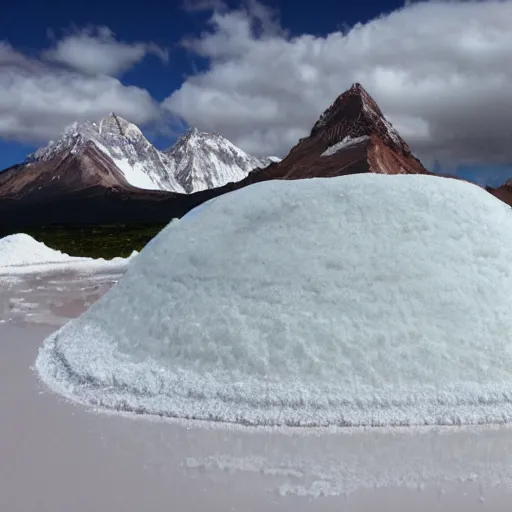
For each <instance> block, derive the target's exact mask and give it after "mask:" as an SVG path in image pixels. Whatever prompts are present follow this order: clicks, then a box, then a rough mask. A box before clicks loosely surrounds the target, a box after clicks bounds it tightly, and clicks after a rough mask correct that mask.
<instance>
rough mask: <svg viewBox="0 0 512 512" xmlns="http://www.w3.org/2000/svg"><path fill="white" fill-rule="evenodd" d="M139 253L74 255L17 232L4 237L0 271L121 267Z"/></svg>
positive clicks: (11, 272) (1, 247)
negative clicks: (86, 256) (83, 256)
mask: <svg viewBox="0 0 512 512" xmlns="http://www.w3.org/2000/svg"><path fill="white" fill-rule="evenodd" d="M137 254H138V253H137V251H134V252H133V253H132V254H131V255H130V256H129V257H128V258H113V259H112V260H105V259H103V258H98V259H94V258H80V257H74V256H70V255H69V254H65V253H63V252H60V251H57V250H55V249H52V248H50V247H48V246H47V245H45V244H44V243H43V242H38V241H37V240H35V239H34V238H32V237H31V236H29V235H26V234H25V233H16V234H14V235H9V236H6V237H5V238H1V239H0V274H5V273H7V274H9V275H12V274H23V273H26V272H38V271H49V270H55V269H59V270H60V269H62V268H78V269H80V270H87V269H91V270H95V269H98V268H100V267H101V268H103V267H107V268H109V267H117V266H120V265H121V266H123V265H125V264H126V263H127V262H129V261H130V260H131V259H132V258H133V257H134V256H136V255H137Z"/></svg>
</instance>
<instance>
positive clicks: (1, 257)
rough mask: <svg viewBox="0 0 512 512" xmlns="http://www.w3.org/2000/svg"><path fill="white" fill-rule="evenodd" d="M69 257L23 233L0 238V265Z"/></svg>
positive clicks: (58, 260) (43, 261)
mask: <svg viewBox="0 0 512 512" xmlns="http://www.w3.org/2000/svg"><path fill="white" fill-rule="evenodd" d="M70 259H71V256H69V255H68V254H64V253H63V252H60V251H56V250H55V249H51V248H50V247H48V246H46V245H45V244H43V243H42V242H38V241H37V240H34V239H33V238H32V237H31V236H29V235H26V234H25V233H17V234H15V235H9V236H6V237H5V238H1V239H0V267H10V266H18V265H32V264H39V263H57V262H64V261H66V262H67V261H69V260H70Z"/></svg>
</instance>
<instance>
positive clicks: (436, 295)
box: [36, 174, 512, 426]
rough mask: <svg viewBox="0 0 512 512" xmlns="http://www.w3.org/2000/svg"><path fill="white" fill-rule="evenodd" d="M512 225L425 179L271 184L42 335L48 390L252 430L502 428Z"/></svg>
mask: <svg viewBox="0 0 512 512" xmlns="http://www.w3.org/2000/svg"><path fill="white" fill-rule="evenodd" d="M511 254H512V210H510V209H509V207H508V206H506V205H505V204H503V203H501V202H500V201H498V200H497V199H495V198H494V197H493V196H491V195H490V194H488V193H487V192H485V191H483V190H481V189H480V188H478V187H476V186H474V185H471V184H468V183H464V182H461V181H455V180H450V179H443V178H437V177H431V176H381V175H374V174H366V175H354V176H349V177H341V178H331V179H313V180H304V181H292V182H285V181H274V182H268V183H262V184H258V185H254V186H251V187H248V188H246V189H243V190H240V191H237V192H234V193H231V194H228V195H226V196H222V197H220V198H217V199H216V200H215V201H211V202H209V203H208V204H207V205H205V206H203V207H202V210H201V211H200V212H199V213H198V214H197V215H191V216H190V217H188V218H187V219H184V220H182V221H180V222H176V223H173V224H171V225H169V226H168V227H167V228H165V229H164V230H163V231H162V232H161V233H160V234H159V235H158V236H157V237H156V238H155V239H154V240H153V241H152V242H151V243H150V244H149V246H148V247H147V248H146V249H145V250H143V251H142V252H141V254H140V255H139V256H138V257H137V259H136V260H135V261H134V263H133V264H132V265H131V266H130V267H129V269H128V271H127V273H126V274H125V276H124V277H123V278H122V280H121V281H120V282H119V284H118V285H117V286H116V287H114V288H112V289H111V290H110V292H108V293H107V294H106V295H105V296H104V297H103V299H101V300H99V301H98V302H97V303H96V304H94V305H93V306H92V307H91V308H90V309H89V310H88V311H87V312H86V313H85V314H84V315H82V316H81V317H80V318H78V319H76V320H74V321H71V322H70V323H69V324H67V325H66V326H64V327H63V328H62V329H60V330H59V331H57V332H56V333H55V334H54V335H52V336H51V337H50V338H48V339H47V340H46V341H45V343H44V346H43V347H42V348H41V349H40V352H39V356H38V359H37V362H36V367H37V369H38V371H39V373H40V375H41V377H42V379H43V380H44V381H45V382H46V383H47V384H48V385H49V386H50V387H51V388H53V389H54V390H56V391H58V392H60V393H62V394H64V395H66V396H68V397H70V398H72V399H75V400H77V401H80V402H83V403H87V404H94V405H98V406H101V407H106V408H110V409H118V410H124V411H135V412H139V413H152V414H160V415H165V416H171V417H179V418H197V419H207V420H216V421H225V422H237V423H243V424H254V425H297V426H299V425H309V426H314V425H333V424H334V425H423V424H459V423H487V422H509V421H511V420H512V364H511V363H512V337H511V333H512V265H511V264H510V259H511V258H510V256H511Z"/></svg>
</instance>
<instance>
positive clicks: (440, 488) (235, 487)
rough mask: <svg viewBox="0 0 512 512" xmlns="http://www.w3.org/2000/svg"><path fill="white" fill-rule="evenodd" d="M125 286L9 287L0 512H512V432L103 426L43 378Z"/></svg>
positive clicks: (7, 281) (90, 277) (49, 282)
mask: <svg viewBox="0 0 512 512" xmlns="http://www.w3.org/2000/svg"><path fill="white" fill-rule="evenodd" d="M119 277H120V273H119V272H117V273H116V272H112V271H110V272H102V273H94V274H91V273H89V274H83V275H81V274H78V273H76V272H71V271H67V272H62V273H52V274H46V275H44V274H39V275H32V276H16V277H12V278H7V277H5V276H4V277H0V510H1V511H2V512H13V511H20V512H31V511H37V512H43V511H50V512H69V511H70V510H73V511H74V512H85V511H94V512H97V511H113V510H123V511H125V512H129V511H142V510H148V511H152V510H159V511H160V510H172V511H187V512H195V511H203V510H215V511H244V512H245V511H263V510H264V511H267V510H268V511H273V510H276V511H279V510H293V511H298V512H301V511H307V510H315V511H323V510H326V511H327V510H329V511H330V510H333V511H334V510H336V511H340V510H342V511H363V510H364V511H366V510H381V511H387V510H393V511H395V510H400V511H408V510H414V511H431V510H434V509H435V510H437V511H442V510H450V511H453V510H464V511H466V512H471V511H473V510H475V511H476V510H484V511H491V510H492V511H495V510H496V511H498V510H503V511H509V510H510V509H511V507H512V485H511V484H512V430H511V429H510V427H506V426H501V427H500V426H495V427H479V428H448V427H443V428H437V429H436V428H428V429H410V430H408V429H367V430H364V429H350V430H346V429H345V430H344V429H338V430H321V429H317V430H313V429H311V430H290V429H288V430H285V429H246V428H236V427H232V426H226V425H224V426H219V425H214V426H212V425H206V424H200V423H196V422H179V421H169V420H160V419H157V418H139V417H133V416H129V415H117V414H112V413H108V414H107V413H100V412H97V411H92V410H87V409H85V408H84V407H82V406H78V405H75V404H72V403H69V402H66V401H65V400H63V399H62V398H60V397H58V396H56V395H54V394H52V393H51V392H49V391H48V390H47V389H46V388H45V387H44V385H43V384H41V383H40V382H39V380H38V378H37V375H36V374H35V373H34V372H33V370H32V369H31V365H32V364H33V362H34V360H35V358H36V355H37V350H38V347H39V345H40V344H41V342H42V341H43V339H44V338H45V336H47V335H48V334H50V333H51V332H52V331H54V330H55V329H56V328H58V327H59V326H60V325H62V324H63V323H64V322H66V321H67V320H68V319H69V318H72V317H74V316H77V315H79V314H80V313H81V312H82V311H83V310H84V309H85V308H86V307H87V306H88V305H89V304H91V303H92V302H93V301H95V300H97V299H98V298H99V297H100V296H101V295H102V294H103V293H105V292H106V291H107V290H108V289H109V287H110V286H112V285H113V284H115V282H117V280H118V279H119Z"/></svg>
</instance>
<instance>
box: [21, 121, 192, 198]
mask: <svg viewBox="0 0 512 512" xmlns="http://www.w3.org/2000/svg"><path fill="white" fill-rule="evenodd" d="M90 144H93V145H94V146H95V147H96V148H97V149H98V150H99V151H101V152H102V153H104V154H105V155H106V156H107V157H109V158H110V159H111V160H112V161H113V163H114V165H115V166H116V167H117V168H118V169H119V170H120V171H121V173H122V174H123V176H124V178H125V179H126V181H127V182H128V183H129V184H130V185H132V186H134V187H137V188H141V189H146V190H168V191H170V192H178V193H184V192H185V191H184V189H183V187H181V186H180V184H179V183H178V182H177V181H176V180H175V179H174V175H173V174H172V173H170V172H169V167H170V165H169V161H168V159H167V158H166V157H165V155H163V154H162V153H161V152H160V151H158V150H157V149H156V148H155V147H153V145H152V144H151V143H150V142H149V141H148V140H147V139H146V137H144V135H143V133H142V131H141V130H140V129H139V128H138V127H137V126H136V125H134V124H133V123H130V122H128V121H127V120H126V119H123V118H122V117H120V116H118V115H116V114H114V113H113V112H111V113H110V114H109V115H108V116H106V117H104V118H103V119H102V120H101V121H99V123H93V122H90V121H85V122H83V123H73V124H71V125H70V126H68V127H67V128H66V129H65V130H64V132H63V134H62V136H61V137H60V138H59V139H57V140H52V141H50V142H49V143H48V144H47V145H46V146H44V147H42V148H40V149H38V150H37V151H36V152H35V153H33V154H32V155H30V156H29V159H28V160H29V161H30V162H34V161H49V160H51V159H52V158H54V157H55V156H56V155H58V154H60V153H62V152H64V151H69V153H70V154H77V153H78V152H80V151H83V150H85V148H86V147H87V146H88V145H90Z"/></svg>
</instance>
